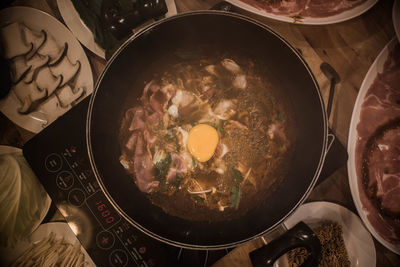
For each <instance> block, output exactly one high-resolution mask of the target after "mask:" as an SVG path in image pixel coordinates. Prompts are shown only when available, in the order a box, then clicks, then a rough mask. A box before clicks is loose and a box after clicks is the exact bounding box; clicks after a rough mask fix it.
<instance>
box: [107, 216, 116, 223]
mask: <svg viewBox="0 0 400 267" xmlns="http://www.w3.org/2000/svg"><path fill="white" fill-rule="evenodd" d="M112 222H114V217H108V218H106V223H112Z"/></svg>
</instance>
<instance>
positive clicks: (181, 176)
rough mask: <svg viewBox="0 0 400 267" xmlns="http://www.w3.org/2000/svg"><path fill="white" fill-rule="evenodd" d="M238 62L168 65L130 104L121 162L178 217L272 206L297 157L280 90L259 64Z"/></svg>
mask: <svg viewBox="0 0 400 267" xmlns="http://www.w3.org/2000/svg"><path fill="white" fill-rule="evenodd" d="M238 59H239V60H238ZM238 59H235V60H233V59H231V58H221V56H217V55H215V56H212V57H211V56H210V57H203V58H201V59H193V60H188V61H186V62H179V63H177V64H171V63H164V64H166V65H168V70H167V71H166V70H165V69H162V68H160V71H159V72H158V71H155V72H154V73H152V74H151V75H149V77H151V78H150V79H151V80H150V81H149V82H147V83H146V84H145V85H144V88H143V93H142V95H141V97H140V102H139V104H138V105H136V106H134V107H132V106H131V105H129V104H127V105H126V106H127V107H128V109H127V110H126V112H125V115H124V116H123V119H122V122H121V128H120V144H121V156H120V162H121V164H122V165H123V166H124V168H125V169H126V170H127V172H128V173H129V174H130V175H131V176H132V179H133V181H134V182H135V183H136V185H137V187H138V189H139V190H140V191H141V192H143V193H146V194H147V195H146V196H147V197H148V198H149V199H150V201H151V202H152V203H153V204H155V205H156V206H159V207H161V208H162V209H163V210H164V211H165V212H167V213H169V214H171V215H174V216H177V217H181V218H184V219H189V220H196V221H211V220H216V221H220V220H227V219H229V218H234V217H239V216H241V215H242V214H244V213H246V212H247V211H249V210H251V209H254V207H256V206H257V205H260V204H261V203H262V201H265V199H266V196H267V195H268V194H269V193H271V192H272V191H273V188H274V187H276V186H277V185H278V184H279V183H280V182H281V181H282V179H283V177H284V175H285V171H284V170H285V168H284V166H285V165H286V164H287V162H289V161H290V157H291V153H292V150H293V131H292V134H289V132H290V131H289V127H290V126H291V125H293V124H294V123H293V122H292V121H291V110H290V109H289V107H288V105H287V104H286V103H283V102H278V101H275V99H276V97H279V96H278V95H277V94H278V93H277V92H276V86H275V87H273V86H271V82H270V81H269V79H268V78H267V77H263V76H261V75H260V74H258V72H257V70H256V69H255V63H254V62H253V61H252V60H249V59H245V58H242V57H240V56H238ZM239 62H240V63H239ZM160 66H163V64H161V63H160ZM210 90H212V94H209V92H210ZM290 122H292V123H290ZM205 147H206V148H207V149H204V148H205Z"/></svg>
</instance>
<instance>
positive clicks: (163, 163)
mask: <svg viewBox="0 0 400 267" xmlns="http://www.w3.org/2000/svg"><path fill="white" fill-rule="evenodd" d="M171 162H172V160H171V154H168V155H167V156H166V157H165V158H164V159H162V160H160V161H158V162H157V163H156V164H155V165H154V167H155V168H156V179H157V180H158V181H160V185H161V186H160V187H161V191H165V185H166V176H167V173H168V170H169V167H170V166H171Z"/></svg>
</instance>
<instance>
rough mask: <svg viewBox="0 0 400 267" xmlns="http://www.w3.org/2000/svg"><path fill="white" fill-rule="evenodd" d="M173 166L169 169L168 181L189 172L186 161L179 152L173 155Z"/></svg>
mask: <svg viewBox="0 0 400 267" xmlns="http://www.w3.org/2000/svg"><path fill="white" fill-rule="evenodd" d="M171 160H172V161H171V167H170V168H169V170H168V174H167V181H168V182H170V181H173V180H175V179H176V176H177V175H178V173H179V174H186V173H187V168H186V164H185V161H184V160H183V158H182V157H181V156H179V155H178V154H175V153H173V154H172V155H171Z"/></svg>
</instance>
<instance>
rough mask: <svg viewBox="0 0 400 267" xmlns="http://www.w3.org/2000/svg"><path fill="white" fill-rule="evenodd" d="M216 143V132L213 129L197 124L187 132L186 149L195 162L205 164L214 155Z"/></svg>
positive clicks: (217, 139) (217, 138)
mask: <svg viewBox="0 0 400 267" xmlns="http://www.w3.org/2000/svg"><path fill="white" fill-rule="evenodd" d="M218 141H219V137H218V132H217V130H215V128H214V127H211V126H210V125H207V124H198V125H196V126H194V127H193V128H192V129H191V130H190V131H189V137H188V141H187V147H188V149H189V152H190V154H192V156H193V157H194V158H195V159H196V160H198V161H200V162H206V161H207V160H209V159H210V158H211V157H212V156H213V155H214V152H215V149H216V148H217V144H218Z"/></svg>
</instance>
